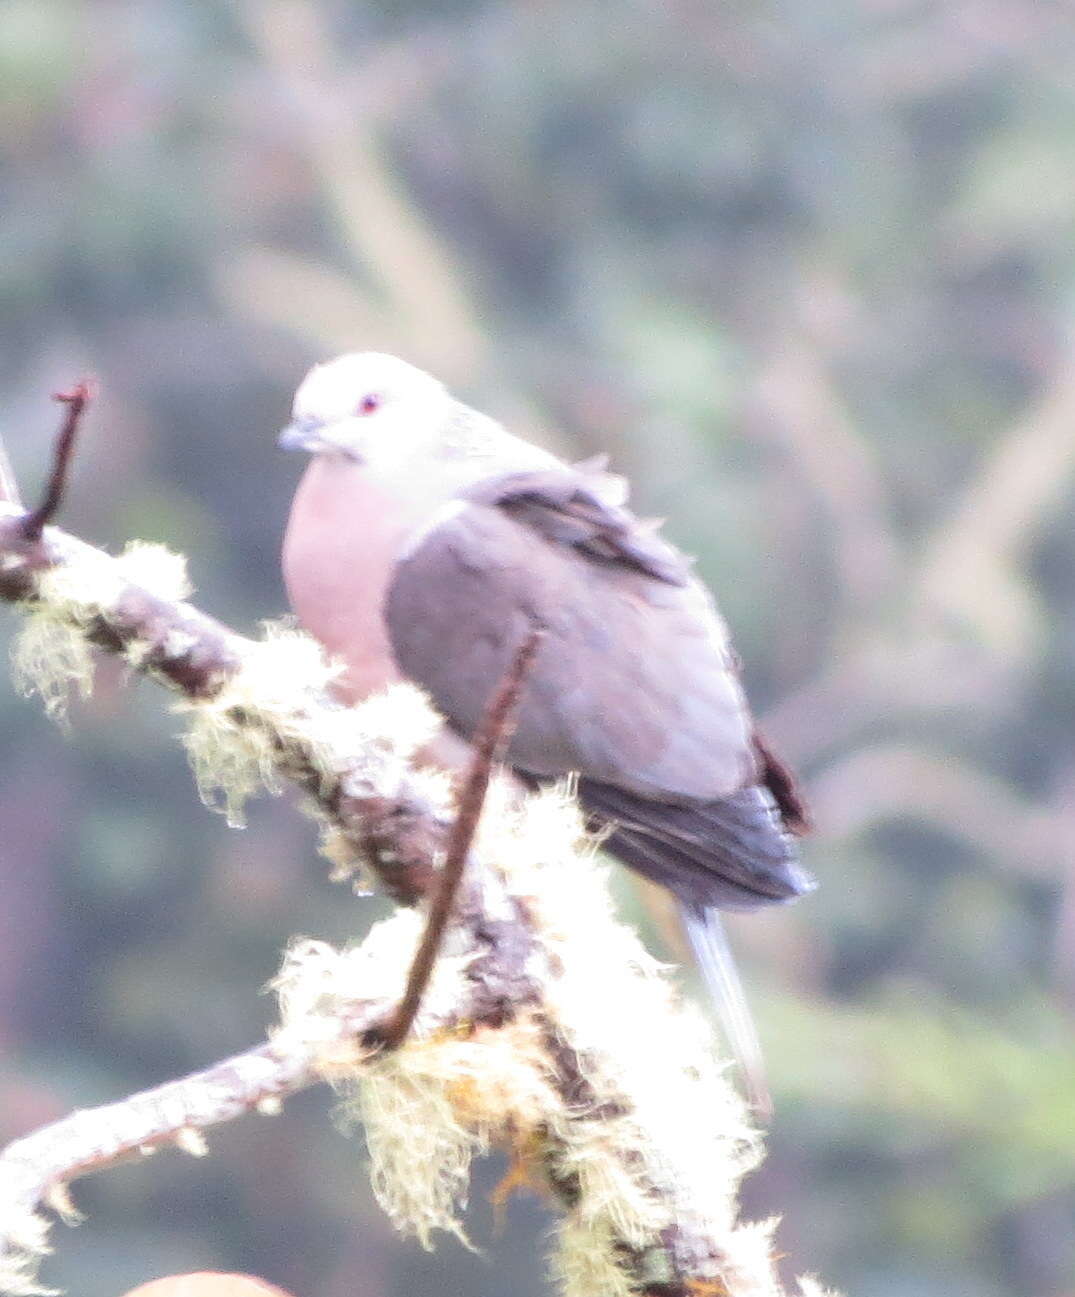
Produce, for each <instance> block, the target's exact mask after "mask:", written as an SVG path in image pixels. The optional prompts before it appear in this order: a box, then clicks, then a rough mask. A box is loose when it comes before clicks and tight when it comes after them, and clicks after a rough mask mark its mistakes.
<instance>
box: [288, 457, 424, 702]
mask: <svg viewBox="0 0 1075 1297" xmlns="http://www.w3.org/2000/svg"><path fill="white" fill-rule="evenodd" d="M413 526H414V520H413V519H411V518H409V517H408V516H407V513H406V510H405V509H404V507H403V506H402V504H401V502H400V501H399V500H396V499H393V498H392V497H391V496H390V495H389V494H387V493H386V492H385V490H384V489H383V488H381V487H379V486H377V485H375V484H374V483H372V482H371V481H370V480H369V479H368V477H367V476H366V475H365V474H364V473H363V471H362V468H361V466H360V465H357V464H355V465H351V464H345V463H341V462H340V461H339V460H333V459H327V458H315V459H313V460H311V461H310V464H309V466H308V467H307V469H306V472H305V474H304V476H303V479H302V481H301V482H300V483H299V487H298V490H297V491H296V493H295V499H294V501H293V502H292V506H291V515H290V517H289V519H288V524H287V531H286V533H285V535H284V545H283V572H284V583H285V585H286V587H287V593H288V598H289V599H290V601H291V606H292V608H293V609H294V610H295V613H296V614H297V616H298V618H299V621H300V622H301V623H302V625H303V626H304V627H305V628H306V629H307V630H308V631H309V632H310V633H311V634H312V635H313V636H314V637H315V638H316V639H318V640H320V641H321V643H322V644H323V645H324V646H325V648H326V649H327V650H328V652H329V653H330V654H331V655H333V656H335V657H338V658H341V659H342V660H343V661H344V662H345V663H346V666H347V670H346V673H345V675H344V676H343V678H342V679H341V681H340V692H341V693H342V694H343V695H344V696H345V697H346V698H347V700H348V701H356V700H358V699H360V698H365V697H366V696H367V695H369V694H370V693H372V692H374V691H375V690H377V689H381V688H384V687H385V686H386V685H388V684H391V683H393V682H394V681H397V680H400V679H402V674H401V672H400V671H399V668H398V667H397V665H396V662H395V658H394V657H393V654H392V648H391V645H390V643H389V639H388V632H387V629H386V627H385V624H384V617H383V612H382V609H383V605H384V599H385V595H386V593H387V590H388V584H389V581H390V579H391V573H392V570H393V568H394V566H395V562H396V559H397V557H398V555H399V552H400V549H401V547H402V545H403V544H404V542H405V540H406V537H407V536H408V534H409V533H410V532H411V531H412V529H413Z"/></svg>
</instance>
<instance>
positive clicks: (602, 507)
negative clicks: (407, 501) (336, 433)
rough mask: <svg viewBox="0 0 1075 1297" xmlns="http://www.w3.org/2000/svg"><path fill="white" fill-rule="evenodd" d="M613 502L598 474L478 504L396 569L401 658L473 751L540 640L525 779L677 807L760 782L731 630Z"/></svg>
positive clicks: (547, 473)
mask: <svg viewBox="0 0 1075 1297" xmlns="http://www.w3.org/2000/svg"><path fill="white" fill-rule="evenodd" d="M610 484H612V485H610ZM614 494H615V489H614V480H613V479H609V478H607V477H606V476H605V475H603V474H601V473H598V472H594V471H593V469H592V468H591V467H590V466H580V467H579V468H576V469H572V468H567V467H566V466H565V467H564V468H557V469H552V470H542V471H539V472H529V473H519V474H511V475H508V476H503V477H498V478H494V479H490V480H488V481H485V482H482V483H480V484H479V485H478V486H477V487H472V488H470V489H468V490H467V491H466V492H465V493H464V494H463V495H461V496H460V497H459V498H458V499H457V500H456V501H455V502H454V503H453V505H452V506H451V508H450V509H449V510H447V511H445V512H444V514H443V515H442V516H441V518H440V519H439V520H438V521H437V522H436V523H435V524H434V525H432V526H430V527H429V528H428V529H427V530H426V531H425V532H424V533H423V534H422V535H421V536H420V537H419V538H418V539H417V541H416V542H414V543H412V545H411V547H410V549H409V550H408V552H407V553H406V554H405V555H404V556H403V558H402V559H401V560H400V562H399V563H398V565H397V569H396V572H395V575H394V578H393V581H392V583H391V586H390V589H389V593H388V596H387V600H386V607H385V612H386V621H387V624H388V628H389V633H390V636H391V640H392V644H393V648H394V651H395V653H396V656H397V658H398V660H399V664H400V666H401V667H402V669H403V670H404V672H405V673H406V674H407V675H409V676H410V677H411V678H412V679H414V680H416V681H418V682H419V683H420V684H422V685H423V686H424V687H425V688H426V689H428V690H429V692H430V694H431V695H432V697H433V700H434V702H435V703H436V704H437V706H438V708H440V710H441V711H442V712H443V713H444V714H445V715H446V716H447V717H448V719H449V720H450V721H451V723H452V724H453V725H454V726H455V728H457V729H458V730H459V731H460V732H462V733H463V734H464V735H469V734H471V733H472V732H473V731H474V729H475V728H476V726H477V724H478V722H479V719H480V717H481V714H482V709H483V707H484V705H485V703H486V701H487V699H488V697H489V694H490V692H491V690H492V689H493V688H494V686H495V684H496V682H497V680H498V679H499V678H500V676H501V674H502V673H503V671H504V670H505V669H506V668H507V666H508V663H509V661H510V660H511V657H512V655H513V654H514V652H515V650H516V648H517V646H518V645H519V643H520V642H521V641H522V639H523V637H524V636H525V635H526V633H527V631H528V630H529V628H530V627H531V626H532V625H534V624H535V623H537V624H539V625H541V626H543V627H544V628H545V630H546V639H545V641H544V643H543V644H542V647H541V650H540V652H539V655H538V659H537V663H536V666H535V668H534V671H533V674H532V676H531V677H530V680H529V681H528V684H527V693H526V698H525V701H524V703H523V707H522V710H521V713H520V719H519V726H518V729H517V730H516V733H515V736H514V738H513V740H512V743H511V746H510V748H509V752H508V756H509V760H510V761H511V763H512V764H513V765H515V766H516V767H518V768H520V769H522V770H524V771H527V772H529V773H531V774H533V775H535V776H538V777H542V776H557V775H561V774H564V773H566V772H568V771H577V772H579V773H580V774H581V775H582V776H584V777H586V778H588V779H591V780H594V781H597V782H599V783H602V784H607V785H610V786H613V787H615V788H616V789H619V790H625V791H627V792H630V793H632V794H634V795H636V796H639V797H642V798H648V799H653V800H656V801H660V802H665V803H670V804H690V803H695V802H699V801H702V802H705V801H711V800H713V799H716V798H722V797H726V796H728V795H729V794H732V793H734V792H736V791H737V790H739V789H741V788H743V787H746V786H749V785H750V784H752V783H753V782H755V780H756V778H757V775H758V770H759V764H758V758H757V755H756V752H755V748H754V744H753V722H752V720H751V717H750V713H749V711H748V709H747V706H746V703H745V700H744V698H743V694H742V690H741V689H740V686H739V682H738V679H737V675H736V669H735V661H734V657H733V654H732V652H731V650H730V647H729V645H728V640H727V635H726V632H725V629H724V626H723V623H722V621H721V620H720V618H719V616H718V614H717V612H716V610H715V608H714V607H713V604H712V601H711V600H710V599H709V596H708V595H707V593H706V592H705V590H704V588H703V587H702V586H701V585H700V584H699V583H698V582H697V580H695V578H694V577H693V576H692V575H691V572H690V567H689V564H688V562H687V560H686V559H684V557H683V556H682V555H681V554H679V553H678V552H677V551H676V550H675V549H674V548H673V547H672V546H671V545H669V544H668V543H667V542H666V541H664V540H663V539H662V538H661V537H660V536H658V535H657V534H656V532H655V531H654V530H653V529H652V528H650V527H648V526H647V525H645V524H643V523H641V522H639V521H638V519H636V518H635V517H634V515H633V514H631V513H630V512H629V511H628V510H627V509H624V508H622V507H620V505H619V504H618V503H616V502H615V501H614V499H613V497H614Z"/></svg>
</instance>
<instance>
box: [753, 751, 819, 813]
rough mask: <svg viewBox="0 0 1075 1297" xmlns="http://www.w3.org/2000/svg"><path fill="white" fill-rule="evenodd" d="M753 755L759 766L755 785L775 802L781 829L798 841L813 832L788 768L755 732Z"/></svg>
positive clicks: (807, 808)
mask: <svg viewBox="0 0 1075 1297" xmlns="http://www.w3.org/2000/svg"><path fill="white" fill-rule="evenodd" d="M753 743H754V752H755V754H756V755H757V758H758V762H759V763H760V767H761V768H760V770H759V774H758V782H759V783H760V784H762V785H763V786H764V787H765V788H768V790H769V792H770V793H771V794H772V797H773V801H774V802H776V806H777V810H779V812H780V818H781V820H783V822H784V828H785V829H786V830H787V831H788V832H789V833H793V834H794V835H795V836H796V837H797V838H801V837H803V836H805V835H806V834H807V833H810V832H812V830H813V828H814V821H813V817H812V816H811V814H810V808H809V807H808V806H807V804H806V800H805V799H804V797H803V795H802V793H801V792H800V790H799V785H798V782H797V781H796V779H795V776H794V775H793V774H792V772H791V769H790V767H789V766H787V765H786V764H785V763H784V762H783V761H782V760H781V759H780V758H779V757H778V756H777V755H776V753H775V752H774V751H773V750H772V748H771V747H770V746H769V744H768V742H767V741H766V740H765V738H764V737H763V736H762V735H761V734H760V733H759V732H758V731H757V730H755V731H754V736H753Z"/></svg>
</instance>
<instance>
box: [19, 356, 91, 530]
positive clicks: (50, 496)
mask: <svg viewBox="0 0 1075 1297" xmlns="http://www.w3.org/2000/svg"><path fill="white" fill-rule="evenodd" d="M92 398H93V387H92V384H91V383H90V382H89V380H88V379H85V378H84V379H82V380H81V381H79V382H78V383H76V384H75V385H74V387H73V388H71V390H70V391H69V392H56V393H54V394H53V397H52V399H53V400H54V401H59V403H60V404H61V405H65V406H66V407H67V410H66V413H65V414H64V419H63V424H62V425H61V427H60V434H59V436H58V437H57V438H56V445H55V447H54V448H53V453H52V472H51V473H50V474H49V480H48V485H47V486H46V487H45V494H44V495H43V496H42V498H41V503H40V504H39V505H38V506H37V508H36V509H32V510H31V511H30V512H29V513H28V514H27V515H26V516H25V518H23V521H22V534H23V539H24V540H28V541H35V540H40V539H41V533H42V532H43V531H44V529H45V527H46V526H47V525H48V524H49V523H50V522H51V521H52V519H53V518H54V517H55V516H56V511H57V510H58V509H59V507H60V505H61V504H62V503H63V493H64V488H65V486H66V485H67V470H68V468H69V467H70V465H71V454H72V452H73V450H74V448H75V437H76V436H77V435H78V429H79V424H80V423H81V422H82V414H83V411H84V410H85V409H86V406H87V405H88V404H89V403H90V401H91V400H92Z"/></svg>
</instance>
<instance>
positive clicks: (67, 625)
mask: <svg viewBox="0 0 1075 1297" xmlns="http://www.w3.org/2000/svg"><path fill="white" fill-rule="evenodd" d="M131 584H135V585H139V586H141V587H143V588H145V589H148V590H150V591H151V592H152V593H154V594H156V595H158V596H159V597H160V598H164V599H178V598H182V597H183V596H184V595H185V594H187V593H189V583H188V582H187V579H186V571H185V561H184V559H183V558H182V557H181V556H180V555H178V554H173V553H172V552H171V551H170V550H167V549H165V548H164V546H162V545H150V544H146V543H145V542H143V541H134V542H132V543H131V544H130V545H128V546H127V548H126V549H125V550H124V552H123V553H122V554H121V555H120V556H119V558H110V557H108V556H107V555H105V554H101V553H99V552H97V551H95V550H91V549H89V548H82V547H80V548H79V549H78V550H75V551H73V552H72V554H71V555H69V556H68V557H67V558H66V560H65V561H64V562H63V563H61V564H58V565H57V566H56V567H53V568H49V569H48V570H47V571H45V572H42V573H41V574H40V575H39V576H38V577H37V580H36V586H35V598H34V600H33V602H32V603H30V604H28V605H27V607H26V619H25V621H24V623H23V626H22V629H21V630H20V632H19V634H18V635H17V636H16V637H15V640H14V642H13V644H12V648H11V666H12V675H13V677H14V680H15V685H16V688H17V689H19V691H20V692H21V693H23V694H24V695H25V696H27V697H29V696H31V695H33V694H38V695H39V696H40V698H41V700H42V702H43V703H44V704H45V709H46V711H47V712H48V714H49V715H50V716H52V717H54V718H55V719H57V720H60V721H61V722H62V721H63V720H64V719H65V717H66V712H67V704H68V701H69V698H70V694H71V690H72V689H74V690H75V691H76V692H77V693H79V694H80V695H81V696H82V697H83V698H88V697H89V696H90V694H91V693H92V691H93V653H92V649H91V646H90V644H89V641H88V640H87V638H86V630H87V628H88V627H89V626H90V625H91V624H93V623H94V622H95V621H97V620H98V619H99V618H103V619H104V620H105V621H107V620H108V617H109V615H110V614H111V613H112V612H113V611H114V609H115V607H116V604H117V603H118V601H119V599H120V598H121V597H122V595H123V593H124V591H125V590H126V589H127V588H128V586H129V585H131ZM137 648H138V646H137V644H135V645H132V646H130V650H129V652H130V653H131V654H136V653H137Z"/></svg>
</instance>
